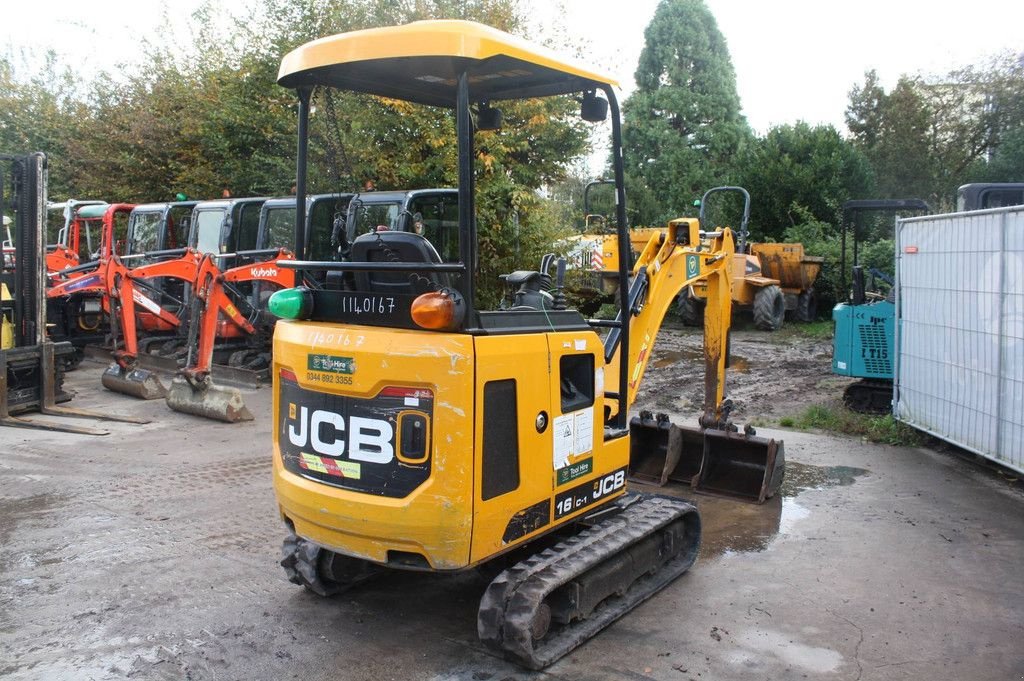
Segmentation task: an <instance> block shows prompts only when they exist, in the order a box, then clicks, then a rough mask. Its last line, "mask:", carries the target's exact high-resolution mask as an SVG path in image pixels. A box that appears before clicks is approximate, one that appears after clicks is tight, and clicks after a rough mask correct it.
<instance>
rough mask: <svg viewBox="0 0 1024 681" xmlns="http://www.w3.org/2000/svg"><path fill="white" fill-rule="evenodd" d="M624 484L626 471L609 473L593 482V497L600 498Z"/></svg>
mask: <svg viewBox="0 0 1024 681" xmlns="http://www.w3.org/2000/svg"><path fill="white" fill-rule="evenodd" d="M625 484H626V472H625V471H616V472H615V473H609V474H608V475H606V476H604V477H603V478H601V479H600V480H597V481H595V482H594V493H593V498H594V499H600V498H601V497H603V496H606V495H608V494H611V493H612V492H614V491H615V490H617V489H621V488H622V486H623V485H625Z"/></svg>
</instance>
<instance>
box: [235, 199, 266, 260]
mask: <svg viewBox="0 0 1024 681" xmlns="http://www.w3.org/2000/svg"><path fill="white" fill-rule="evenodd" d="M261 205H262V204H259V203H244V204H242V205H241V207H240V208H239V210H238V215H237V216H236V219H235V221H234V227H233V231H234V234H232V235H231V242H232V248H233V250H235V251H251V250H253V249H255V248H256V234H257V232H258V230H259V228H260V206H261Z"/></svg>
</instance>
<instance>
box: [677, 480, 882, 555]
mask: <svg viewBox="0 0 1024 681" xmlns="http://www.w3.org/2000/svg"><path fill="white" fill-rule="evenodd" d="M868 472H869V471H867V470H866V469H863V468H853V467H851V466H811V465H809V464H803V463H797V462H794V461H787V462H786V476H785V478H784V480H783V483H782V489H781V491H780V493H779V494H778V495H776V496H775V497H774V498H772V499H770V500H768V501H767V502H765V503H764V504H762V505H757V504H747V503H742V502H738V501H734V500H732V499H722V498H718V497H707V496H699V495H698V496H695V497H694V498H693V502H694V503H695V504H696V505H697V507H698V508H699V509H700V512H701V518H702V520H703V524H704V537H703V544H702V546H701V558H704V559H707V558H713V557H715V556H721V555H729V554H733V553H745V552H757V551H765V550H767V549H768V547H769V546H770V545H771V543H772V541H773V540H774V539H775V538H776V537H778V536H780V535H785V534H789V533H791V532H792V531H793V528H794V526H795V525H796V524H797V523H798V522H799V521H801V520H804V519H806V518H808V517H810V516H811V510H810V509H809V508H807V507H806V506H804V505H803V504H801V503H800V501H799V499H798V497H799V495H800V494H801V493H802V492H805V491H807V490H816V489H825V488H828V487H844V486H847V485H852V484H853V483H854V482H855V481H856V480H857V478H859V477H861V476H863V475H866V474H867V473H868Z"/></svg>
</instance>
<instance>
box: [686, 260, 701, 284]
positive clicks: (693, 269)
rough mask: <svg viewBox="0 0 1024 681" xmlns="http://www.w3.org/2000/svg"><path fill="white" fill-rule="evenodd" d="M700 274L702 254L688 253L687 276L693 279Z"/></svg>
mask: <svg viewBox="0 0 1024 681" xmlns="http://www.w3.org/2000/svg"><path fill="white" fill-rule="evenodd" d="M698 276H700V256H699V255H687V256H686V278H687V279H693V278H694V277H698Z"/></svg>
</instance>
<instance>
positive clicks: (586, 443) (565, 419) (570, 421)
mask: <svg viewBox="0 0 1024 681" xmlns="http://www.w3.org/2000/svg"><path fill="white" fill-rule="evenodd" d="M552 425H553V428H552V437H553V438H554V442H553V448H552V455H553V456H552V463H553V464H554V468H555V470H560V469H562V468H565V467H566V466H568V465H569V458H570V457H573V456H578V455H580V454H586V453H587V452H590V451H593V449H594V409H593V407H587V408H586V409H580V410H579V411H574V412H570V413H568V414H562V415H561V416H556V417H555V420H554V422H553V423H552Z"/></svg>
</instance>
